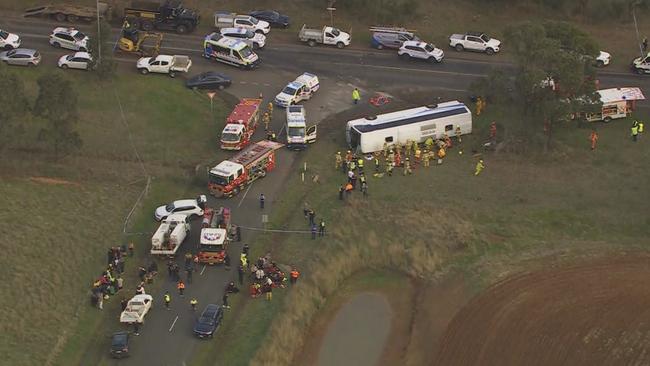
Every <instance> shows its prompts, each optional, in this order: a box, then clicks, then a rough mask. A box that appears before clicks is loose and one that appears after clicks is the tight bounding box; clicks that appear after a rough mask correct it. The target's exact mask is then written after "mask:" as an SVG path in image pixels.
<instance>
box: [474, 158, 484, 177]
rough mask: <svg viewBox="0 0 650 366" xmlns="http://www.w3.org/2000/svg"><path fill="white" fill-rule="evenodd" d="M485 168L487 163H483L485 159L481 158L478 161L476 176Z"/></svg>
mask: <svg viewBox="0 0 650 366" xmlns="http://www.w3.org/2000/svg"><path fill="white" fill-rule="evenodd" d="M483 169H485V164H483V159H479V160H478V163H476V170H475V171H474V176H477V175H479V174H481V172H482V171H483Z"/></svg>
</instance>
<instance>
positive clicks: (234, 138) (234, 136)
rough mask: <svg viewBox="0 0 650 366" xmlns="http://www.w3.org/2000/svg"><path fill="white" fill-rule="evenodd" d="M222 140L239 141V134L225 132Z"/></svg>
mask: <svg viewBox="0 0 650 366" xmlns="http://www.w3.org/2000/svg"><path fill="white" fill-rule="evenodd" d="M221 140H223V141H228V142H237V141H239V134H237V133H224V134H222V135H221Z"/></svg>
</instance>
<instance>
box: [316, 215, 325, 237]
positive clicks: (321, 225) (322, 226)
mask: <svg viewBox="0 0 650 366" xmlns="http://www.w3.org/2000/svg"><path fill="white" fill-rule="evenodd" d="M318 236H325V220H323V219H321V220H320V223H319V224H318Z"/></svg>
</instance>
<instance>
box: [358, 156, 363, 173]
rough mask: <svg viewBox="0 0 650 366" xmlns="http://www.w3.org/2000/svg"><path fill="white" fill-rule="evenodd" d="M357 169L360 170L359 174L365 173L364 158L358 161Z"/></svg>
mask: <svg viewBox="0 0 650 366" xmlns="http://www.w3.org/2000/svg"><path fill="white" fill-rule="evenodd" d="M357 168H359V172H363V156H360V157H359V159H357Z"/></svg>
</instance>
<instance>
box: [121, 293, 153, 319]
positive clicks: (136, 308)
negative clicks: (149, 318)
mask: <svg viewBox="0 0 650 366" xmlns="http://www.w3.org/2000/svg"><path fill="white" fill-rule="evenodd" d="M151 305H153V297H152V296H151V295H147V294H139V295H135V296H133V298H132V299H131V300H129V302H128V303H127V304H126V308H125V309H124V311H123V312H122V314H120V323H126V324H133V323H140V324H142V323H144V317H145V316H146V315H147V313H148V312H149V309H151Z"/></svg>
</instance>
